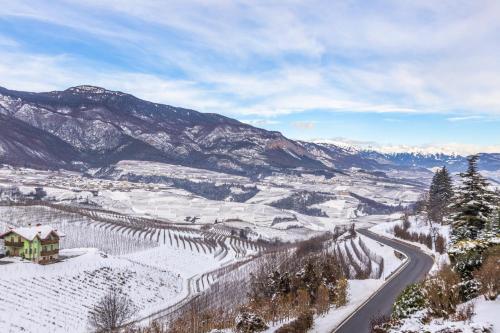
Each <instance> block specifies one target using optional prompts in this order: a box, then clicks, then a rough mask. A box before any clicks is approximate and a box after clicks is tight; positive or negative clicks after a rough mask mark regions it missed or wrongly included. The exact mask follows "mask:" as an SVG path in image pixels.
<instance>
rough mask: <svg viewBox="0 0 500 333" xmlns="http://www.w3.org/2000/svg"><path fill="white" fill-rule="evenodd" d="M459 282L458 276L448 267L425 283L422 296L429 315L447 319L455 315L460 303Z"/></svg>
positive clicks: (444, 267)
mask: <svg viewBox="0 0 500 333" xmlns="http://www.w3.org/2000/svg"><path fill="white" fill-rule="evenodd" d="M459 282H460V278H459V276H458V275H457V274H456V273H455V272H454V271H453V270H452V269H451V268H450V266H448V265H445V266H443V267H442V268H441V269H440V270H439V271H438V273H437V274H436V276H434V277H431V278H429V279H428V280H427V281H426V282H425V284H424V294H425V296H426V298H427V302H428V304H429V312H430V314H432V315H434V316H437V317H444V318H448V317H449V316H450V315H451V314H454V313H455V311H456V308H457V305H458V304H459V303H460V288H459Z"/></svg>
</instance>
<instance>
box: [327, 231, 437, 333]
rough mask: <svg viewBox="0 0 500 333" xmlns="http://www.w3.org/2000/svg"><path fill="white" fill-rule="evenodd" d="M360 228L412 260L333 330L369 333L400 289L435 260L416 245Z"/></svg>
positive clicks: (423, 272) (336, 332)
mask: <svg viewBox="0 0 500 333" xmlns="http://www.w3.org/2000/svg"><path fill="white" fill-rule="evenodd" d="M358 232H359V233H361V234H363V235H365V236H367V237H370V238H372V239H374V240H376V241H378V242H380V243H382V244H385V245H388V246H390V247H393V248H394V249H396V250H398V251H400V252H402V253H404V254H405V255H406V256H407V257H408V258H409V263H408V265H406V266H405V267H404V268H403V269H402V270H401V271H400V272H399V273H398V274H397V275H395V276H394V277H393V278H392V279H391V280H390V281H389V282H388V283H387V284H386V285H385V286H383V287H382V289H380V290H379V291H378V292H377V293H376V294H375V295H373V296H372V298H371V299H369V301H368V302H367V303H366V304H365V305H363V306H362V307H361V308H359V309H358V310H357V311H356V312H355V313H354V314H352V315H351V316H350V317H349V318H348V319H347V320H345V321H344V322H343V323H342V324H341V325H340V326H339V327H337V328H336V329H335V330H334V331H333V332H335V333H369V332H370V321H371V319H372V318H374V317H376V316H379V315H389V314H390V313H391V311H392V306H393V304H394V300H395V299H396V297H397V296H398V295H399V293H400V292H401V291H402V290H403V289H404V288H405V287H406V286H407V285H409V284H411V283H414V282H417V281H420V280H422V279H423V278H424V277H425V275H426V274H427V273H428V272H429V270H430V269H431V267H432V265H433V262H434V261H433V259H432V258H431V257H430V256H429V255H427V254H425V253H423V252H422V251H421V250H420V249H419V248H417V247H415V246H411V245H407V244H405V243H402V242H399V241H396V240H391V239H388V238H385V237H381V236H378V235H376V234H374V233H373V232H370V231H368V230H366V229H361V230H358ZM333 332H332V333H333Z"/></svg>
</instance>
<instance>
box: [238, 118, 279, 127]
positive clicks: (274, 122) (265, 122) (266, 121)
mask: <svg viewBox="0 0 500 333" xmlns="http://www.w3.org/2000/svg"><path fill="white" fill-rule="evenodd" d="M240 121H241V122H242V123H245V124H249V125H253V126H269V125H277V124H279V123H280V122H279V121H277V120H272V119H241V120H240Z"/></svg>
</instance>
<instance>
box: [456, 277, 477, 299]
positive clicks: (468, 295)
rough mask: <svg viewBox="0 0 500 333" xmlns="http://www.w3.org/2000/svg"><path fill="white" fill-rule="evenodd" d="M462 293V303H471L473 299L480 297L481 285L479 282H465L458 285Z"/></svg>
mask: <svg viewBox="0 0 500 333" xmlns="http://www.w3.org/2000/svg"><path fill="white" fill-rule="evenodd" d="M458 286H459V291H460V300H461V301H462V302H467V301H470V300H471V299H473V298H476V297H477V296H479V291H480V289H481V283H479V281H478V280H476V279H472V280H465V281H462V282H460V283H459V284H458Z"/></svg>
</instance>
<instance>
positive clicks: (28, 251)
mask: <svg viewBox="0 0 500 333" xmlns="http://www.w3.org/2000/svg"><path fill="white" fill-rule="evenodd" d="M23 251H24V258H26V259H29V260H34V261H37V260H38V258H39V257H40V252H41V251H42V245H41V243H40V240H39V239H38V238H35V239H34V240H33V241H32V242H30V241H28V240H24V246H23Z"/></svg>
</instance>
